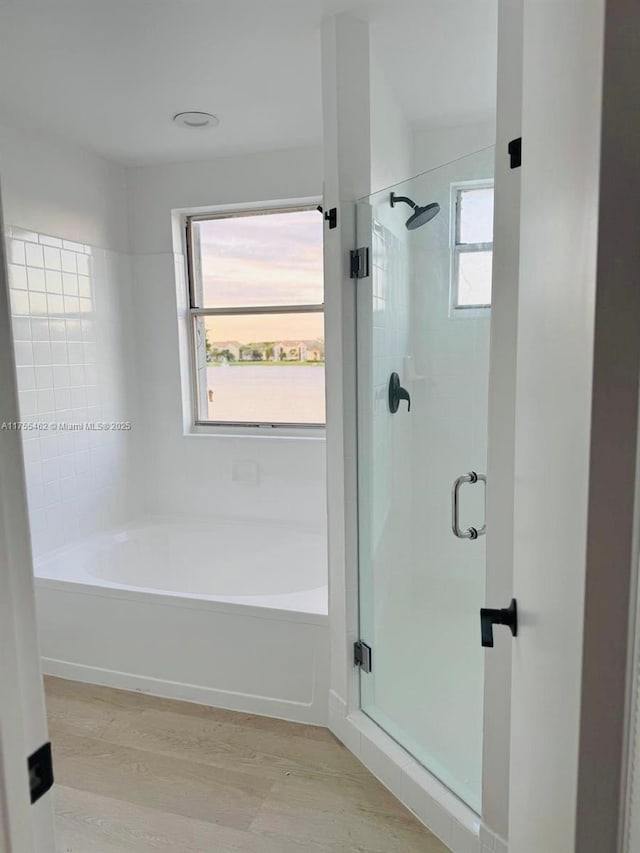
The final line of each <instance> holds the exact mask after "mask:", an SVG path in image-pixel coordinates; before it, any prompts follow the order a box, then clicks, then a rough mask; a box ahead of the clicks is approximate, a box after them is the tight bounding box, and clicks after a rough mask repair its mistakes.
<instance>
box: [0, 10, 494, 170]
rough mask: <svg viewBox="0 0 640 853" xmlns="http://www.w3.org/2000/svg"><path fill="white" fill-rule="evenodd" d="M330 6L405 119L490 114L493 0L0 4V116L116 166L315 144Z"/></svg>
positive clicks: (455, 120)
mask: <svg viewBox="0 0 640 853" xmlns="http://www.w3.org/2000/svg"><path fill="white" fill-rule="evenodd" d="M343 11H351V12H353V13H354V14H356V15H358V16H359V17H361V18H366V19H367V20H369V21H370V22H371V38H372V45H373V49H374V51H375V54H376V56H379V57H380V60H381V64H382V66H383V69H384V71H385V73H386V76H387V77H388V79H389V82H390V83H391V85H392V87H393V89H394V90H395V93H396V95H397V97H398V100H399V101H400V103H401V105H402V107H403V109H404V111H405V113H406V115H407V118H408V119H409V120H410V121H411V123H412V124H414V125H416V126H424V125H430V124H435V125H446V124H462V123H466V122H471V121H480V120H483V119H486V118H489V117H490V116H491V115H492V114H493V113H494V111H495V80H496V15H497V0H351V1H350V2H349V0H343V2H340V0H0V79H2V80H3V81H10V83H9V84H5V85H4V86H3V88H2V92H1V93H0V107H3V106H4V107H5V108H7V109H8V110H10V111H11V112H13V113H15V114H17V115H22V116H24V117H25V118H26V119H27V120H29V121H31V122H35V123H37V124H38V125H40V126H42V127H44V128H46V129H48V130H51V131H54V132H56V133H57V134H59V135H61V136H63V137H65V138H68V139H72V140H73V141H75V142H77V143H78V144H80V145H82V146H83V147H85V148H87V149H89V150H92V151H94V152H96V153H98V154H101V155H102V156H104V157H106V158H108V159H110V160H114V161H117V162H121V163H125V164H141V163H157V162H171V161H180V160H187V159H201V158H204V157H211V156H219V155H225V154H229V153H241V152H248V151H257V150H261V151H265V150H271V149H282V148H292V147H297V146H305V145H316V144H320V142H321V135H322V124H321V91H320V85H321V74H320V36H319V29H320V24H321V21H322V19H323V18H324V17H326V16H327V15H331V14H334V13H337V12H343ZM183 110H203V111H208V112H213V113H215V114H216V115H217V116H219V118H220V125H219V126H218V127H217V128H215V129H211V130H185V129H184V128H180V127H176V126H174V125H172V123H171V117H172V116H173V114H174V113H177V112H180V111H183Z"/></svg>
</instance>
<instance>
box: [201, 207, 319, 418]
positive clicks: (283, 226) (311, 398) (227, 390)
mask: <svg viewBox="0 0 640 853" xmlns="http://www.w3.org/2000/svg"><path fill="white" fill-rule="evenodd" d="M322 240H323V218H322V215H321V214H320V213H319V212H318V210H317V209H316V207H296V208H288V209H282V208H279V209H271V210H251V211H241V212H237V213H233V214H229V213H225V214H223V215H217V214H216V215H206V216H204V215H203V216H189V217H187V243H188V260H189V264H188V266H189V304H190V315H191V316H190V323H191V345H192V352H193V379H194V409H195V412H194V420H195V423H196V424H197V425H227V426H230V425H233V426H241V427H274V428H275V427H294V428H296V427H322V426H324V423H325V394H324V384H325V379H324V355H325V352H324V280H323V268H322Z"/></svg>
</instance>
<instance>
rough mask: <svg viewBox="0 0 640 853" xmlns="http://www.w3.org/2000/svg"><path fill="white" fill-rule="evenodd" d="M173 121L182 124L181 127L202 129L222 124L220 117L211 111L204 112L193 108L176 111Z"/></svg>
mask: <svg viewBox="0 0 640 853" xmlns="http://www.w3.org/2000/svg"><path fill="white" fill-rule="evenodd" d="M173 122H174V124H178V125H180V127H189V128H193V129H195V130H202V129H203V128H205V127H216V126H217V125H219V124H220V119H219V118H218V117H217V116H214V115H212V114H211V113H202V112H197V111H193V110H192V111H189V112H184V113H176V115H174V117H173Z"/></svg>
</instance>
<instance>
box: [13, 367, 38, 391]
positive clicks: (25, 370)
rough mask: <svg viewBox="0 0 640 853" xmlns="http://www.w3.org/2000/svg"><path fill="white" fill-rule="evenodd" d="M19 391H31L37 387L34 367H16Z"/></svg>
mask: <svg viewBox="0 0 640 853" xmlns="http://www.w3.org/2000/svg"><path fill="white" fill-rule="evenodd" d="M16 375H17V379H18V389H19V390H20V391H31V390H33V389H34V388H35V387H36V374H35V371H34V369H33V367H26V366H22V365H21V366H19V367H16Z"/></svg>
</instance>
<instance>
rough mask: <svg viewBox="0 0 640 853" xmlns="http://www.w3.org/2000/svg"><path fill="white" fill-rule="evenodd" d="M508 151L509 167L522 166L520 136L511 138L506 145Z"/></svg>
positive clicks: (516, 167)
mask: <svg viewBox="0 0 640 853" xmlns="http://www.w3.org/2000/svg"><path fill="white" fill-rule="evenodd" d="M507 151H508V152H509V168H510V169H519V168H520V166H522V137H521V136H519V137H518V138H517V139H512V140H511V142H510V143H509V145H508V146H507Z"/></svg>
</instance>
